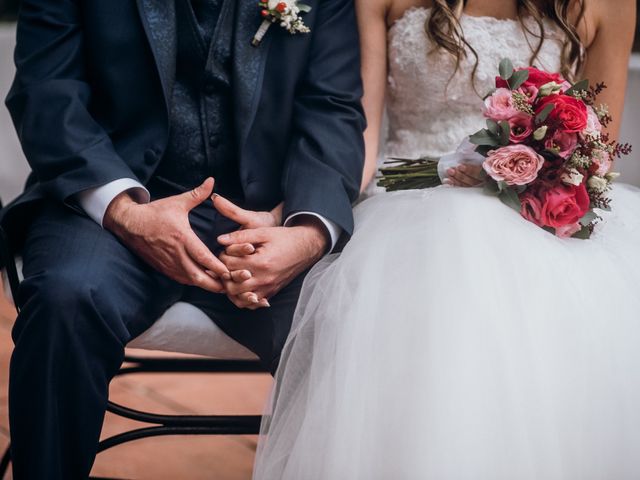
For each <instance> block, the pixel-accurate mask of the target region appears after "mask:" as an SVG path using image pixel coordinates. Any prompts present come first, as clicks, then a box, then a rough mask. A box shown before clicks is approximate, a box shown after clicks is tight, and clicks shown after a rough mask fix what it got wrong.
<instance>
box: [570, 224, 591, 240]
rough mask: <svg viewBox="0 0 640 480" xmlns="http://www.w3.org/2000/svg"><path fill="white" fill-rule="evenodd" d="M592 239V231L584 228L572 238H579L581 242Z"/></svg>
mask: <svg viewBox="0 0 640 480" xmlns="http://www.w3.org/2000/svg"><path fill="white" fill-rule="evenodd" d="M590 237H591V229H590V228H589V227H582V228H581V229H580V230H578V231H577V232H576V233H574V234H573V236H572V238H578V239H580V240H588V239H589V238H590Z"/></svg>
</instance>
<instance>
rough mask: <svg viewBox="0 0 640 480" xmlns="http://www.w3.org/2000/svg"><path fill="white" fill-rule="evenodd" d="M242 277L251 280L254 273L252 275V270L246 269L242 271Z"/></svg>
mask: <svg viewBox="0 0 640 480" xmlns="http://www.w3.org/2000/svg"><path fill="white" fill-rule="evenodd" d="M241 276H242V278H243V279H245V280H249V279H250V278H251V277H252V276H253V275H251V272H250V271H249V270H245V271H244V272H242V275H241Z"/></svg>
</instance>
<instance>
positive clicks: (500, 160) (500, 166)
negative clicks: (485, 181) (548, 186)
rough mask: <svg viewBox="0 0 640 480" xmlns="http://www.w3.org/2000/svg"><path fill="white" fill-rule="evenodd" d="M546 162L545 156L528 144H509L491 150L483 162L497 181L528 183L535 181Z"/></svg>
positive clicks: (487, 170)
mask: <svg viewBox="0 0 640 480" xmlns="http://www.w3.org/2000/svg"><path fill="white" fill-rule="evenodd" d="M543 164H544V158H543V157H542V156H540V155H538V154H537V153H536V152H535V150H533V149H532V148H530V147H527V146H526V145H508V146H506V147H501V148H498V149H497V150H491V151H490V152H489V154H488V156H487V158H486V160H485V161H484V163H483V164H482V166H483V168H484V170H485V171H486V172H487V174H489V176H490V177H491V178H493V179H494V180H496V181H497V182H505V183H506V184H507V185H527V184H528V183H531V182H533V181H534V180H535V179H536V178H537V176H538V172H539V171H540V169H541V168H542V165H543Z"/></svg>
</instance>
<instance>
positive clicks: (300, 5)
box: [296, 3, 311, 13]
mask: <svg viewBox="0 0 640 480" xmlns="http://www.w3.org/2000/svg"><path fill="white" fill-rule="evenodd" d="M296 6H297V7H298V8H299V9H300V11H301V12H304V13H309V12H310V11H311V6H310V5H307V4H306V3H297V4H296Z"/></svg>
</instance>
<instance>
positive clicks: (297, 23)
mask: <svg viewBox="0 0 640 480" xmlns="http://www.w3.org/2000/svg"><path fill="white" fill-rule="evenodd" d="M258 6H259V7H260V8H261V9H262V10H261V12H260V13H261V15H262V17H263V18H264V20H263V21H262V24H261V25H260V28H259V29H258V31H257V32H256V34H255V35H254V37H253V40H252V41H251V44H252V45H253V46H254V47H257V46H258V45H260V42H262V39H263V38H264V36H265V34H266V33H267V30H269V27H270V26H271V24H273V23H278V24H280V26H281V27H282V28H284V29H286V30H287V31H288V32H289V33H291V34H296V33H309V32H310V31H311V30H309V27H307V26H306V25H305V24H304V22H303V21H302V18H300V15H301V14H302V13H307V12H309V11H311V7H310V6H309V5H305V4H304V3H300V2H298V1H297V0H261V1H260V3H259V4H258Z"/></svg>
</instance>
